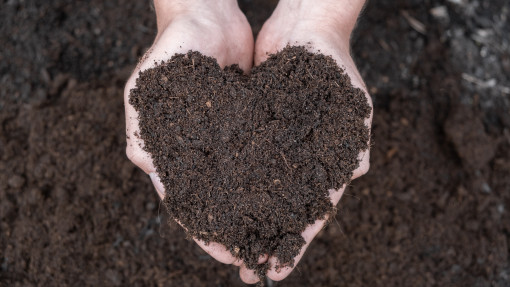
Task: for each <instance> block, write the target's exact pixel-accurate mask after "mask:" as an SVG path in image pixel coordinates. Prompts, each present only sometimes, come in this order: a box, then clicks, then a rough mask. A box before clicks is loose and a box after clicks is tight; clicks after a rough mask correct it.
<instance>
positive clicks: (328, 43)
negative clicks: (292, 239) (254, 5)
mask: <svg viewBox="0 0 510 287" xmlns="http://www.w3.org/2000/svg"><path fill="white" fill-rule="evenodd" d="M364 2H365V1H364V0H360V1H352V0H351V1H349V0H339V1H328V0H322V1H315V0H281V1H280V2H279V4H278V6H277V7H276V9H275V11H274V12H273V14H272V15H271V17H270V18H269V19H268V20H267V21H266V23H265V24H264V26H263V27H262V29H261V31H260V33H259V35H258V37H257V41H256V42H255V41H254V39H253V34H252V30H251V27H250V25H249V23H248V21H247V20H246V17H245V16H244V14H243V13H242V12H241V10H240V9H239V7H238V5H237V2H236V0H218V1H207V0H188V1H178V0H156V1H155V3H154V6H155V10H156V16H157V28H158V33H157V36H156V39H155V40H154V43H153V45H152V47H151V48H150V49H149V50H148V52H147V53H146V55H145V56H144V57H143V58H142V60H141V62H140V63H139V64H138V66H137V67H136V69H135V70H134V72H133V74H132V75H131V77H130V78H129V80H128V82H127V84H126V87H125V91H124V102H125V109H126V133H127V150H126V152H127V156H128V157H129V159H130V160H131V161H132V162H133V163H135V164H136V165H137V166H138V167H140V168H141V169H143V170H144V171H145V172H146V173H147V174H149V176H150V178H151V180H152V182H153V184H154V187H155V188H156V190H157V192H158V194H159V196H160V197H161V198H162V199H163V198H164V195H165V189H164V186H163V184H162V183H161V181H160V179H159V178H158V175H157V173H156V168H155V167H154V165H153V162H152V158H151V156H150V155H149V154H148V153H147V152H146V151H145V150H144V149H143V141H142V140H141V139H140V138H139V137H137V136H135V134H137V132H139V126H138V113H137V112H136V110H135V109H134V107H133V106H131V105H130V104H129V94H130V91H131V89H133V88H135V84H136V78H137V77H138V74H139V72H140V71H143V70H146V69H149V68H151V67H154V65H155V63H160V62H161V61H166V60H168V59H170V58H171V57H172V56H173V55H175V54H178V53H182V54H185V53H187V52H188V51H189V50H193V51H198V52H201V53H202V54H204V55H206V56H210V57H213V58H216V59H217V61H218V63H219V65H220V66H221V67H225V66H228V65H232V64H238V65H239V67H240V68H241V69H242V70H243V71H245V72H246V73H249V72H250V69H251V68H252V66H253V65H254V64H255V65H258V64H260V63H261V62H263V61H264V60H265V59H266V58H267V56H268V55H269V54H274V53H276V52H278V51H280V50H282V49H283V48H284V47H285V46H287V45H291V46H300V45H301V46H305V47H306V48H307V49H308V50H310V51H312V52H319V51H320V53H322V54H325V55H329V56H331V57H332V58H333V59H334V60H335V61H336V62H337V64H338V65H339V66H340V67H342V68H343V69H345V72H346V73H347V74H348V75H349V76H350V78H351V82H352V84H353V85H354V86H355V87H358V88H360V89H362V90H363V91H365V94H366V96H367V99H368V102H369V104H370V105H372V101H371V99H370V96H369V95H368V93H367V91H366V88H365V85H364V83H363V80H362V79H361V76H360V74H359V72H358V70H357V69H356V66H355V65H354V62H353V60H352V58H351V56H350V53H349V39H350V35H351V32H352V30H353V28H354V26H355V23H356V20H357V17H358V15H359V13H360V11H361V9H362V7H363V5H364ZM371 122H372V116H370V118H368V119H366V122H365V123H366V125H367V126H368V127H370V126H371ZM359 158H360V160H361V161H360V165H359V168H358V169H356V170H355V171H354V172H353V179H354V178H357V177H359V176H361V175H363V174H365V173H366V172H367V171H368V168H369V152H368V150H367V151H366V152H363V153H361V154H360V155H359ZM344 189H345V186H343V187H342V188H340V189H339V190H333V189H332V190H329V192H330V198H331V201H332V203H333V205H336V204H337V203H338V201H339V200H340V198H341V196H342V194H343V191H344ZM325 223H326V221H325V220H317V221H316V222H315V224H313V225H310V226H309V227H308V228H307V229H306V230H305V231H304V232H303V233H302V236H303V238H304V239H305V241H306V244H305V245H304V246H303V248H302V250H301V252H300V253H299V255H297V256H296V258H295V264H294V266H295V265H296V264H297V263H298V262H299V260H300V259H301V257H302V256H303V254H304V252H305V250H306V248H307V247H308V246H309V244H310V243H311V241H312V240H313V238H314V237H315V236H316V235H317V233H318V232H319V231H320V230H321V229H322V228H323V227H324V225H325ZM195 242H196V243H197V244H198V245H199V246H200V247H201V248H202V249H204V250H205V251H206V252H207V253H208V254H209V255H211V256H212V257H213V258H215V259H216V260H218V261H220V262H222V263H225V264H234V265H236V266H240V271H239V274H240V277H241V279H242V280H243V281H244V282H245V283H248V284H253V283H256V282H258V280H259V278H258V276H257V275H256V274H255V272H254V271H253V270H250V269H248V268H246V266H245V265H244V264H243V261H242V260H240V259H237V258H235V257H234V256H232V254H231V253H230V252H229V251H228V250H227V248H226V247H225V246H223V245H221V244H219V243H215V242H212V243H209V244H205V243H204V242H203V241H200V240H198V239H195ZM266 262H269V263H270V266H271V268H270V269H269V271H268V272H267V276H268V277H269V278H270V279H272V280H275V281H278V280H282V279H284V278H285V277H287V276H288V275H289V274H290V273H291V272H292V270H293V268H291V267H284V268H281V269H279V270H276V269H275V266H276V265H277V259H276V258H275V257H273V256H270V255H263V256H261V257H260V259H259V263H260V264H263V263H266Z"/></svg>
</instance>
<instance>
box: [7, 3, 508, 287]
mask: <svg viewBox="0 0 510 287" xmlns="http://www.w3.org/2000/svg"><path fill="white" fill-rule="evenodd" d="M259 2H260V3H259ZM240 4H241V7H242V9H243V10H244V11H246V14H247V16H248V18H249V20H250V22H251V24H252V25H253V27H254V31H255V33H256V32H257V31H258V30H259V29H260V27H261V25H262V23H263V21H264V19H265V18H267V16H268V15H269V14H270V13H271V9H272V8H273V7H274V5H275V4H276V3H275V1H257V3H255V1H248V0H244V1H240ZM509 9H510V4H509V3H508V2H507V1H504V0H496V1H490V2H489V1H478V0H476V1H475V0H464V1H453V0H452V1H435V0H431V1H425V2H424V1H417V0H412V1H400V0H399V1H389V0H388V1H387V0H381V1H371V3H369V5H368V7H367V10H366V11H365V12H364V15H363V16H362V20H361V21H360V23H359V25H358V28H357V30H356V33H355V36H354V38H353V55H354V58H355V60H356V63H357V64H358V67H359V69H360V71H361V73H362V75H363V77H364V79H365V81H366V84H367V86H368V88H369V91H370V93H371V95H372V97H373V100H374V120H373V137H374V138H373V143H372V144H373V147H372V153H371V170H370V171H369V173H368V174H367V175H365V176H364V177H362V178H360V179H358V180H356V181H354V182H352V184H351V186H349V188H348V190H347V191H346V194H345V195H344V197H343V198H342V200H341V201H340V203H339V206H338V208H339V212H338V214H337V216H336V218H335V220H333V221H332V222H331V224H330V225H329V226H328V227H327V228H325V229H324V230H323V231H322V232H321V233H320V234H319V235H318V237H317V238H316V239H315V240H314V242H313V243H312V244H311V246H310V247H309V249H308V251H307V253H306V254H305V256H304V258H303V260H302V261H301V262H300V264H299V265H298V267H297V269H296V270H295V271H294V272H293V273H292V274H291V275H290V276H289V278H287V279H286V280H284V281H282V282H268V285H272V286H508V285H509V284H510V262H509V255H508V254H509V235H510V216H509V210H510V193H509V192H508V191H509V186H510V177H509V176H508V175H509V174H510V164H509V162H510V130H509V128H510V114H509V112H508V111H509V110H510V104H509V97H510V89H509V87H510V79H509V76H508V75H509V74H510V52H509V36H508V35H510V31H509V29H510V25H509ZM0 17H1V19H2V25H0V42H1V43H2V49H1V51H0V285H1V286H41V285H42V286H53V285H79V286H93V285H99V286H105V285H107V286H126V285H128V286H147V285H161V286H243V283H242V282H241V281H240V279H239V275H238V272H237V268H236V267H233V266H225V265H222V264H220V263H218V262H216V261H215V260H214V259H212V258H211V257H210V256H208V255H207V254H206V253H205V252H203V251H202V250H201V249H200V248H199V247H198V246H196V245H195V244H194V243H193V242H190V241H188V240H186V239H185V235H184V232H183V231H182V230H181V228H180V227H178V226H173V227H168V226H166V224H161V223H162V222H163V223H164V222H165V221H167V220H168V218H165V215H164V214H165V212H162V211H161V210H160V200H159V199H158V197H157V195H156V193H155V192H154V191H153V188H152V186H151V184H150V180H149V178H148V177H147V176H146V175H144V174H143V173H142V171H140V170H138V169H137V168H136V167H135V166H134V165H133V164H132V163H130V162H129V161H128V160H127V158H126V156H125V153H124V149H125V134H124V115H123V102H122V90H123V85H124V83H125V80H126V79H127V77H128V76H129V74H130V72H131V70H132V69H133V68H134V65H135V64H136V61H137V58H138V57H140V56H141V55H142V54H143V52H144V51H145V49H147V47H148V46H149V45H150V43H151V41H152V38H153V37H154V35H155V18H154V15H153V11H151V10H150V7H149V5H147V4H146V3H143V2H141V1H98V0H93V1H87V2H77V1H64V0H55V1H43V2H41V1H31V0H27V1H15V0H11V1H4V2H3V4H2V9H0Z"/></svg>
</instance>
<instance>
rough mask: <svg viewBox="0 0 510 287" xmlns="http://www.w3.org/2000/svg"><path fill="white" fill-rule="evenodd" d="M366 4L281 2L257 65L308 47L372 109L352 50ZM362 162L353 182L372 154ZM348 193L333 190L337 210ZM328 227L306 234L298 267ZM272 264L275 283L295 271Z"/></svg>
mask: <svg viewBox="0 0 510 287" xmlns="http://www.w3.org/2000/svg"><path fill="white" fill-rule="evenodd" d="M364 3H365V0H354V1H352V0H339V1H337V0H335V1H327V0H322V1H312V0H281V1H280V2H279V4H278V6H277V7H276V9H275V11H274V12H273V14H272V15H271V17H270V18H269V19H268V20H267V21H266V23H265V24H264V26H263V27H262V30H261V31H260V33H259V35H258V38H257V42H256V45H255V59H254V61H255V65H259V64H260V63H262V62H263V61H265V60H266V58H267V56H268V55H269V54H274V53H276V52H277V51H281V50H282V49H283V48H285V46H287V45H291V46H298V45H299V46H305V47H307V49H308V50H310V51H312V52H320V53H322V54H324V55H329V56H332V58H333V59H334V60H335V61H336V62H337V64H338V65H339V66H340V67H342V68H344V69H345V72H346V73H347V74H348V75H349V76H350V78H351V82H352V84H353V85H354V86H355V87H357V88H360V89H362V90H363V91H364V92H365V95H366V97H367V101H368V103H369V105H370V106H371V107H372V106H373V105H372V99H371V98H370V96H369V94H368V92H367V89H366V87H365V84H364V83H363V80H362V78H361V76H360V74H359V72H358V70H357V69H356V66H355V64H354V61H353V59H352V57H351V55H350V47H349V40H350V35H351V32H352V30H353V29H354V26H355V24H356V20H357V17H358V15H359V13H360V12H361V9H362V8H363V5H364ZM365 124H366V125H367V126H368V127H371V124H372V113H371V114H370V117H369V118H367V119H366V120H365ZM359 159H360V165H359V167H358V168H357V169H356V170H355V171H354V172H353V176H352V179H355V178H357V177H360V176H361V175H363V174H365V173H366V172H367V171H368V168H369V150H367V151H365V152H362V153H360V155H359ZM344 190H345V185H344V186H343V187H342V188H340V189H339V190H333V189H331V190H329V194H330V198H331V202H332V203H333V205H334V206H336V204H337V203H338V201H339V200H340V198H341V197H342V194H343V192H344ZM325 224H326V220H317V221H316V222H315V223H314V224H313V225H310V226H309V227H307V229H306V230H305V231H304V232H303V233H302V236H303V238H304V239H305V241H306V244H305V245H304V246H303V247H302V249H301V252H300V253H299V254H298V255H297V256H296V257H295V260H294V266H295V265H297V263H298V262H299V260H300V259H301V257H302V256H303V254H304V252H305V251H306V249H307V248H308V246H309V244H310V243H311V242H312V240H313V239H314V237H315V236H316V235H317V233H319V231H320V230H321V229H322V228H323V227H324V225H325ZM269 263H270V266H271V269H270V270H269V271H268V272H267V276H268V277H269V278H270V279H272V280H275V281H279V280H283V279H284V278H286V277H287V276H288V275H289V274H290V273H291V272H292V270H293V269H294V268H291V267H284V268H281V270H276V269H275V266H277V265H278V262H277V259H276V258H275V257H270V258H269ZM241 276H242V278H244V279H243V280H244V281H245V282H247V283H256V282H257V281H258V280H259V279H258V277H257V276H255V275H254V274H253V273H252V272H250V271H249V270H241Z"/></svg>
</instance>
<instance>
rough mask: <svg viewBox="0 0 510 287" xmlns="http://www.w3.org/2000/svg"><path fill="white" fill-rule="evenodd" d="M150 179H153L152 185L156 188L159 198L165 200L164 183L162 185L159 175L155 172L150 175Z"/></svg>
mask: <svg viewBox="0 0 510 287" xmlns="http://www.w3.org/2000/svg"><path fill="white" fill-rule="evenodd" d="M149 177H150V178H151V181H152V184H153V185H154V187H155V188H156V191H157V192H158V195H159V197H160V198H161V199H163V198H165V187H164V186H163V183H161V180H160V179H159V176H158V174H157V173H155V172H151V173H149Z"/></svg>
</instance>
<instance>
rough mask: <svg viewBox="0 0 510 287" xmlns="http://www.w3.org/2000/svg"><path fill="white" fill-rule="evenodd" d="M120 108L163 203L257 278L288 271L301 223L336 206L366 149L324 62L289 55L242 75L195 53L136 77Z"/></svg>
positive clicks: (348, 100) (358, 120)
mask: <svg viewBox="0 0 510 287" xmlns="http://www.w3.org/2000/svg"><path fill="white" fill-rule="evenodd" d="M129 102H130V104H131V105H133V106H134V107H135V109H136V110H137V111H138V113H139V120H140V134H139V136H140V137H141V138H142V139H143V141H144V143H145V146H144V149H145V150H146V151H147V152H149V153H150V154H151V155H152V158H153V161H154V165H155V166H156V169H157V173H158V175H159V177H160V178H161V181H162V183H163V185H164V186H165V191H166V197H165V199H164V203H165V205H166V207H167V210H168V211H169V213H170V215H171V216H172V217H173V218H175V219H176V220H178V221H179V222H180V223H181V224H182V225H183V226H184V227H185V228H186V229H187V233H188V235H190V236H193V237H196V238H199V239H202V240H205V241H206V242H219V243H221V244H224V245H225V246H227V248H228V249H229V250H230V252H231V253H232V255H234V256H236V257H238V258H241V259H242V260H244V263H245V264H246V265H247V267H249V268H254V269H256V270H258V272H259V275H263V274H264V273H265V271H266V270H267V268H268V266H267V264H266V265H257V260H258V258H259V256H260V255H262V254H269V255H271V256H276V257H277V258H278V260H279V262H280V267H281V266H284V265H293V264H294V260H293V258H294V257H295V256H296V255H297V254H298V253H299V251H300V249H301V248H302V246H303V245H304V243H305V241H304V239H303V238H302V236H301V233H302V232H303V230H304V229H305V228H306V226H307V225H309V224H312V223H314V222H315V220H317V219H323V218H324V217H325V215H326V214H328V213H331V212H332V211H333V210H334V208H333V206H332V204H331V202H330V200H329V197H328V190H329V189H338V188H340V187H342V186H343V185H344V184H346V183H348V182H349V180H350V178H351V176H352V172H353V171H354V170H355V169H356V168H357V167H358V165H359V160H358V154H359V153H360V152H361V151H363V150H366V149H367V148H368V139H369V129H368V127H366V126H365V124H364V119H365V118H367V117H368V116H369V114H370V111H371V108H370V106H369V105H368V102H367V99H366V97H365V94H364V93H363V91H362V90H360V89H358V88H354V87H353V86H352V85H351V82H350V79H349V77H348V76H347V75H346V74H345V73H344V71H343V70H342V69H341V68H339V67H338V65H337V64H336V62H335V61H334V60H333V59H332V58H331V57H327V56H324V55H321V54H312V53H310V52H307V51H306V50H305V48H304V47H287V48H285V49H284V50H283V51H281V52H279V53H277V54H275V55H272V56H270V57H269V59H268V60H267V61H265V62H264V63H262V64H261V65H260V66H258V67H255V68H253V70H252V71H251V74H250V75H244V74H243V73H242V71H241V70H240V69H239V68H238V67H237V66H231V67H227V68H225V69H224V70H222V69H221V68H220V66H219V65H218V64H217V62H216V60H215V59H213V58H210V57H205V56H203V55H201V54H200V53H198V52H191V51H190V52H188V53H187V54H186V55H184V54H180V55H175V56H174V57H172V58H171V59H170V60H169V61H167V62H165V63H161V64H160V65H158V66H156V67H155V68H152V69H149V70H146V71H144V72H141V73H140V75H139V78H138V80H137V81H136V88H134V89H133V90H131V95H130V100H129Z"/></svg>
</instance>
